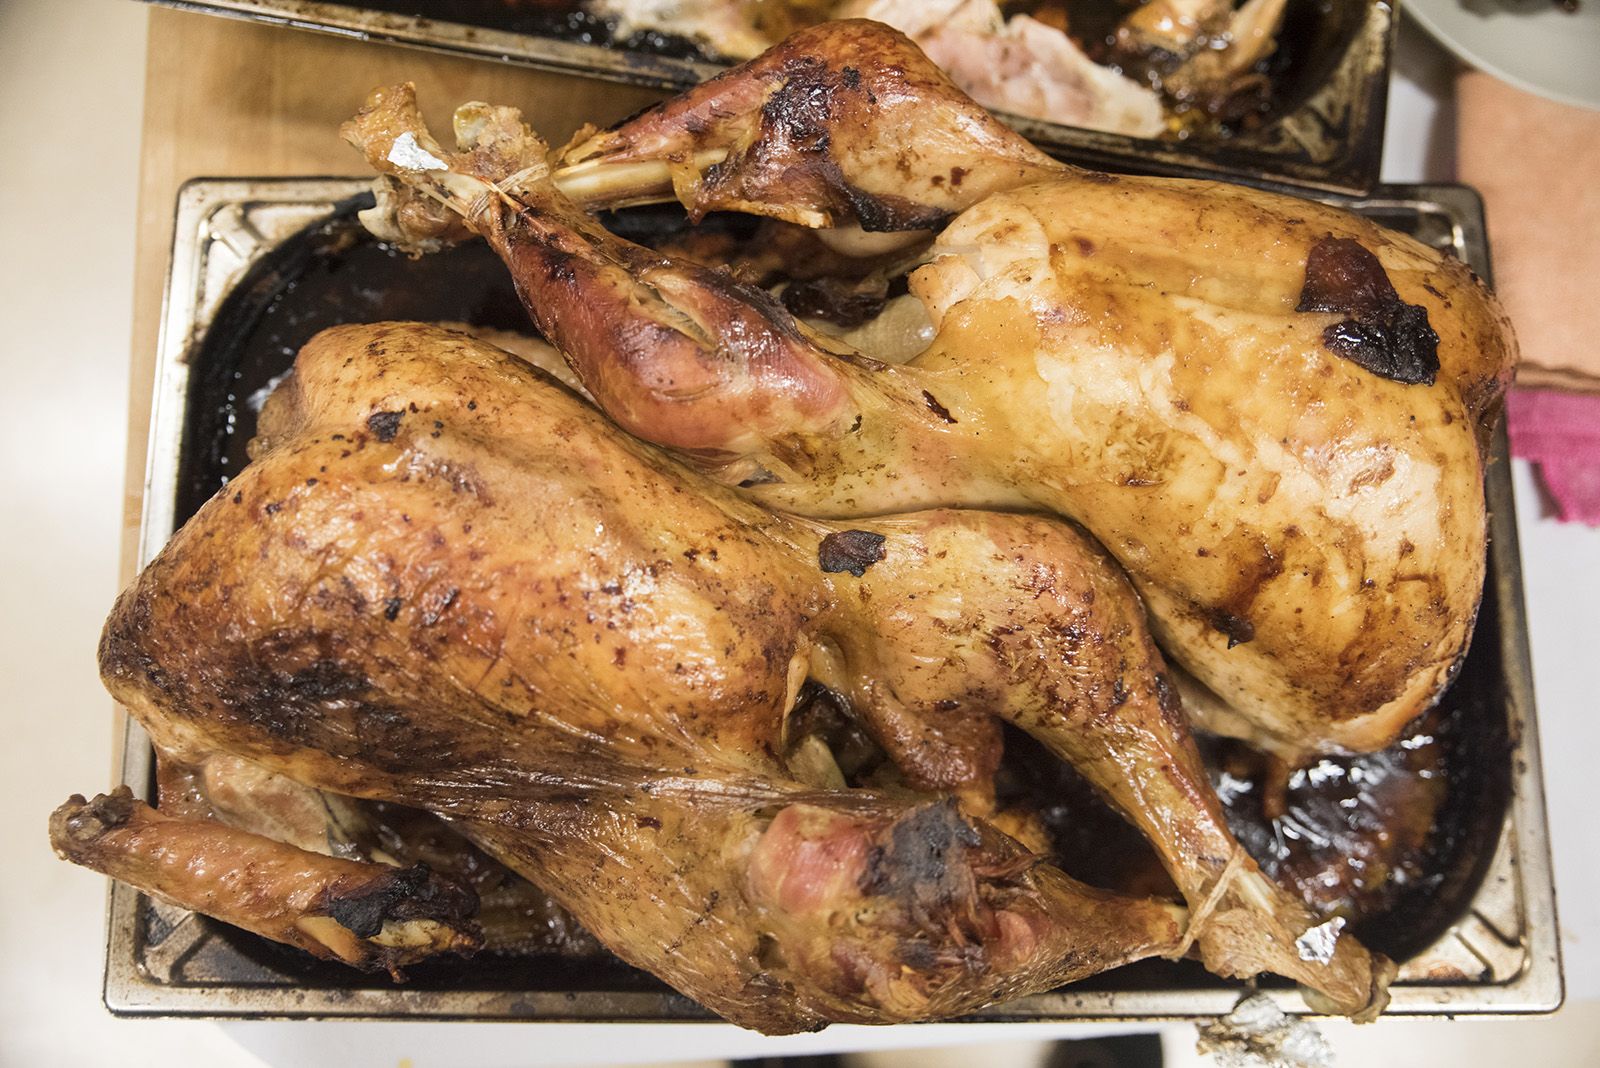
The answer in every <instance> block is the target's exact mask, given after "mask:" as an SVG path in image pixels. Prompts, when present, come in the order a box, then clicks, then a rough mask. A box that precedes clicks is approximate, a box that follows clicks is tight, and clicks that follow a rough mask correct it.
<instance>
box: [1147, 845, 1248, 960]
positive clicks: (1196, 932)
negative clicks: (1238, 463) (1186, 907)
mask: <svg viewBox="0 0 1600 1068" xmlns="http://www.w3.org/2000/svg"><path fill="white" fill-rule="evenodd" d="M1248 859H1249V855H1248V854H1246V853H1245V851H1244V847H1243V846H1240V845H1235V846H1234V847H1233V852H1232V853H1230V854H1228V863H1227V864H1225V865H1223V868H1222V874H1220V875H1218V876H1217V880H1216V882H1214V883H1212V884H1211V890H1210V891H1209V892H1208V893H1207V894H1206V899H1205V900H1204V901H1202V902H1200V905H1199V907H1198V908H1196V909H1194V910H1193V911H1192V912H1190V913H1189V922H1188V923H1187V924H1186V925H1185V926H1184V928H1183V941H1181V942H1179V943H1178V947H1177V948H1176V949H1174V950H1173V951H1172V952H1171V953H1165V954H1163V956H1164V957H1166V959H1168V960H1178V959H1179V958H1181V957H1183V956H1184V955H1185V954H1187V953H1188V952H1189V949H1190V947H1192V946H1193V945H1194V942H1195V939H1197V938H1199V937H1200V932H1201V931H1202V930H1204V928H1205V925H1206V923H1207V921H1209V920H1210V919H1211V914H1212V913H1213V912H1215V911H1216V910H1217V906H1218V905H1220V904H1222V899H1223V897H1225V896H1226V895H1227V893H1228V890H1229V889H1230V888H1232V886H1233V882H1234V880H1235V879H1237V878H1238V877H1239V873H1240V872H1242V871H1243V870H1244V865H1245V862H1246V861H1247V860H1248Z"/></svg>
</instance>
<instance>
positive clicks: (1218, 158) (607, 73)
mask: <svg viewBox="0 0 1600 1068" xmlns="http://www.w3.org/2000/svg"><path fill="white" fill-rule="evenodd" d="M154 2H157V3H162V4H165V5H166V6H169V7H178V8H184V9H187V10H192V11H204V12H209V13H212V14H217V15H227V16H231V17H234V18H243V19H250V20H252V21H257V22H267V23H274V24H278V25H284V26H293V27H297V28H300V29H309V30H316V31H319V32H323V33H331V34H337V35H339V36H344V37H353V38H358V39H362V40H371V41H381V42H385V43H391V44H402V45H412V46H418V47H422V48H428V49H432V50H435V51H440V52H448V53H453V54H456V55H466V56H472V57H475V58H480V59H489V60H495V61H499V62H505V63H519V64H523V65H526V66H532V67H539V68H542V69H545V70H553V71H560V72H563V73H568V74H581V75H586V76H589V77H595V78H606V79H610V80H612V81H621V82H628V83H631V84H634V85H646V86H652V87H656V88H662V89H682V88H685V87H687V86H690V85H694V84H696V83H698V82H701V81H704V80H705V79H706V78H709V77H711V76H712V75H713V74H715V73H717V72H718V71H719V70H721V69H722V68H721V66H720V65H719V64H718V63H716V62H713V61H712V60H711V59H710V58H708V57H707V56H705V55H703V54H702V53H700V52H699V51H698V50H696V49H695V47H694V46H693V45H692V44H691V43H689V42H687V41H684V40H682V39H680V38H670V37H662V36H661V35H659V34H636V35H634V36H632V37H630V38H628V39H626V40H618V39H616V38H615V35H614V34H613V33H612V32H611V30H610V28H609V26H608V25H607V24H606V23H605V22H603V21H601V20H599V19H596V18H594V17H593V16H589V15H585V14H583V13H582V12H581V11H580V10H578V9H579V4H578V3H577V0H547V2H543V3H509V2H507V0H444V2H441V0H372V2H371V3H367V4H342V3H321V2H318V0H154ZM1397 24H1398V19H1397V17H1396V14H1395V9H1394V7H1393V6H1392V5H1391V4H1390V3H1388V2H1386V0H1334V2H1329V0H1289V2H1288V6H1287V8H1286V13H1285V16H1284V25H1283V29H1282V30H1281V31H1280V34H1279V43H1280V47H1279V50H1278V53H1277V54H1276V55H1275V56H1274V57H1272V59H1271V60H1269V63H1268V66H1269V68H1270V69H1269V78H1270V81H1271V84H1272V94H1273V102H1272V104H1271V107H1270V109H1269V111H1268V112H1267V113H1266V114H1265V115H1264V116H1263V117H1262V121H1261V122H1260V123H1259V124H1258V125H1255V126H1253V127H1251V128H1249V129H1247V130H1243V131H1242V132H1239V133H1236V134H1233V135H1231V136H1222V135H1220V134H1214V133H1196V134H1195V135H1194V136H1191V137H1189V138H1188V139H1186V140H1178V139H1145V138H1137V137H1128V136H1125V135H1123V134H1114V133H1106V132H1103V131H1100V130H1088V129H1083V128H1080V127H1074V126H1064V125H1061V124H1059V123H1053V122H1043V121H1039V120H1037V119H1023V118H1016V117H1011V118H1006V117H1005V116H1002V118H1006V121H1007V122H1009V123H1010V124H1011V125H1012V126H1015V127H1016V128H1017V129H1018V130H1020V131H1021V132H1022V133H1023V134H1024V135H1026V136H1027V137H1028V139H1029V140H1031V141H1033V142H1034V143H1035V144H1037V145H1038V146H1039V147H1041V148H1043V149H1045V150H1046V151H1049V152H1051V153H1053V154H1056V155H1060V156H1063V157H1068V156H1070V157H1071V159H1072V161H1073V162H1075V163H1080V164H1083V165H1086V166H1096V165H1099V166H1104V167H1106V168H1108V169H1113V170H1139V171H1144V172H1149V173H1154V174H1176V175H1190V176H1201V177H1205V176H1212V175H1219V176H1228V177H1233V178H1237V179H1245V180H1249V181H1252V182H1257V183H1270V184H1287V185H1295V186H1303V187H1307V188H1312V189H1320V190H1326V191H1330V192H1338V193H1365V192H1367V191H1369V190H1370V189H1371V188H1372V187H1373V186H1374V185H1375V184H1376V183H1377V180H1378V167H1379V164H1380V162H1381V157H1382V153H1383V126H1384V105H1385V102H1386V101H1387V99H1388V85H1389V61H1390V56H1391V53H1392V51H1393V46H1394V35H1395V31H1396V27H1397ZM508 103H514V101H508Z"/></svg>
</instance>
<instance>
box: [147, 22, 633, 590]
mask: <svg viewBox="0 0 1600 1068" xmlns="http://www.w3.org/2000/svg"><path fill="white" fill-rule="evenodd" d="M147 49H148V64H147V67H146V74H145V104H144V131H143V136H144V142H143V152H142V159H141V173H140V178H139V218H138V235H137V246H136V248H137V251H136V257H135V277H134V312H133V357H132V372H131V374H132V378H131V400H130V410H129V419H128V439H129V440H128V468H127V482H126V486H127V494H126V499H125V505H124V514H123V522H124V528H123V539H122V545H123V556H122V577H123V581H124V582H126V581H128V580H130V579H131V578H132V576H133V573H134V565H135V554H136V551H137V544H138V526H139V512H140V508H141V506H142V503H143V502H142V487H143V483H144V467H145V442H146V438H147V437H148V435H149V428H150V395H151V385H152V382H153V377H154V374H155V355H156V337H157V333H158V330H159V327H160V321H161V298H162V290H163V288H164V287H165V284H166V272H167V259H168V256H169V254H170V251H171V245H172V226H173V209H174V206H175V204H176V202H177V196H178V189H179V187H180V186H182V185H183V183H184V182H186V181H188V180H189V179H190V178H199V177H276V176H284V175H302V174H303V175H356V176H365V175H367V174H369V173H370V172H368V171H367V169H366V167H365V165H364V164H363V163H362V161H361V159H360V157H359V156H357V155H356V152H355V150H354V149H352V148H350V147H349V146H348V145H346V144H345V143H344V142H343V141H341V140H339V133H338V131H339V124H340V123H341V122H343V121H344V120H345V119H347V118H349V117H350V116H351V115H352V114H353V113H354V112H355V110H356V109H357V108H358V107H360V106H361V102H362V100H363V99H364V98H365V97H366V95H367V92H368V90H370V89H372V88H373V87H374V86H379V85H387V84H390V83H393V82H402V81H409V82H415V83H416V85H417V91H418V94H419V96H420V98H421V101H422V104H423V108H424V110H425V111H426V112H427V116H428V119H429V121H430V123H432V124H433V125H434V128H435V129H445V130H448V129H449V118H450V113H451V111H452V110H453V109H454V108H455V106H456V105H457V104H460V103H462V102H464V101H468V100H488V101H492V102H494V103H504V104H512V105H515V106H517V107H520V108H521V109H522V112H523V114H524V116H526V117H527V119H528V121H529V123H530V124H531V125H532V126H533V127H534V129H536V130H538V131H539V132H540V133H541V134H543V135H544V136H545V137H547V138H550V139H552V140H554V141H556V142H558V143H559V142H560V141H562V140H565V139H566V138H567V137H568V136H570V135H571V133H572V132H573V131H574V130H576V129H577V128H578V127H579V126H581V125H583V124H584V123H585V122H594V123H598V124H601V125H604V124H608V123H611V122H614V121H616V120H617V119H620V118H623V117H624V116H626V115H629V114H631V113H633V112H634V111H637V110H638V109H639V108H641V107H644V106H645V105H646V104H649V103H651V102H653V101H655V100H658V99H660V97H661V95H662V94H661V93H660V92H659V91H657V90H651V89H638V88H633V87H629V86H620V85H614V84H610V83H607V82H600V81H594V80H591V79H587V78H575V77H571V76H568V75H561V74H547V73H544V72H542V71H535V70H528V69H526V68H521V67H512V66H508V65H505V64H497V63H486V62H482V61H477V60H469V59H462V58H459V57H455V56H444V55H439V54H436V53H432V52H426V51H422V50H419V49H410V48H400V47H396V46H392V45H379V44H371V43H368V42H364V41H352V40H348V39H344V38H338V37H330V36H325V35H321V34H314V33H310V32H307V31H303V30H293V29H288V28H284V27H278V26H265V25H258V24H254V23H247V22H242V21H237V20H233V19H225V18H218V17H215V16H211V15H199V14H193V13H188V12H181V11H173V10H169V9H165V8H153V9H152V10H151V11H150V37H149V41H148V44H147Z"/></svg>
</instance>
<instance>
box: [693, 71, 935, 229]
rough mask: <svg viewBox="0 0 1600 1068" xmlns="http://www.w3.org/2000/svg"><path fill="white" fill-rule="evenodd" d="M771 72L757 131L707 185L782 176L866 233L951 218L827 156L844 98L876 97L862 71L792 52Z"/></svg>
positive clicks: (708, 173) (714, 170) (916, 226)
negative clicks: (862, 178)
mask: <svg viewBox="0 0 1600 1068" xmlns="http://www.w3.org/2000/svg"><path fill="white" fill-rule="evenodd" d="M772 77H773V80H775V81H777V82H778V83H779V84H778V87H777V88H776V89H775V90H774V91H773V92H772V95H771V96H769V97H768V98H767V100H766V102H765V103H764V104H763V105H762V107H761V123H762V127H763V132H762V136H761V137H758V138H756V139H755V141H754V142H753V143H752V145H751V149H750V153H749V154H748V155H747V156H746V157H745V158H741V159H739V160H737V161H736V160H734V159H731V158H730V159H729V160H726V161H724V162H723V163H720V164H716V165H713V166H712V167H711V168H709V169H708V170H707V171H706V175H705V181H706V183H707V184H708V186H718V185H721V184H736V183H742V182H743V181H745V180H746V179H745V178H743V177H741V176H743V175H752V176H768V177H770V176H774V175H777V174H782V175H783V176H784V180H785V182H789V183H792V182H795V181H801V182H803V183H805V184H812V185H814V186H815V188H817V189H818V190H819V191H822V192H825V193H826V194H827V195H826V196H825V197H824V198H823V200H824V202H825V203H827V205H828V207H829V210H830V211H831V212H832V213H833V214H834V215H835V216H836V218H835V222H836V223H845V222H851V221H854V222H856V223H857V224H859V225H860V226H861V228H862V229H863V230H866V231H868V232H890V231H903V230H926V229H936V228H939V227H942V226H943V225H944V224H945V223H947V222H949V221H950V219H951V218H952V216H953V213H952V212H950V211H947V210H945V209H943V208H935V207H930V206H928V205H925V204H918V203H916V202H915V201H913V200H911V199H909V198H906V197H899V196H893V195H889V194H877V193H869V192H867V191H866V190H864V189H861V188H859V187H857V186H855V185H854V184H852V183H851V182H850V181H849V180H847V179H846V178H845V176H844V172H843V171H842V170H841V169H840V167H839V164H838V163H837V162H836V161H835V160H834V159H832V158H831V156H830V155H829V149H830V147H831V145H830V134H829V129H830V127H831V126H832V125H833V123H834V121H835V120H836V119H837V118H839V117H840V115H842V114H845V113H846V109H847V108H848V104H847V98H848V97H850V96H859V97H862V98H864V100H865V102H866V103H867V104H871V103H872V102H873V93H872V89H871V88H870V87H869V86H867V85H866V84H865V83H864V81H863V79H862V77H861V72H860V70H858V69H857V68H854V67H848V66H847V67H843V68H834V67H831V66H829V65H828V63H827V62H825V61H824V60H822V59H819V58H817V57H815V56H808V55H793V56H789V57H786V59H785V60H784V62H783V64H782V65H781V66H780V67H779V68H778V69H777V70H776V71H774V72H773V74H772ZM769 156H770V157H771V158H768V157H769ZM796 157H798V159H796ZM797 164H798V165H797ZM757 180H758V181H759V179H757Z"/></svg>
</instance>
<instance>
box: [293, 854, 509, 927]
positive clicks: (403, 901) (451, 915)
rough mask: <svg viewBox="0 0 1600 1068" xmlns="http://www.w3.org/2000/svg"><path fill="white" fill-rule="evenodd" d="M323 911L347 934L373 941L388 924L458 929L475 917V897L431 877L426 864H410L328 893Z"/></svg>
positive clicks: (461, 887)
mask: <svg viewBox="0 0 1600 1068" xmlns="http://www.w3.org/2000/svg"><path fill="white" fill-rule="evenodd" d="M323 908H324V910H325V911H326V912H327V914H328V915H329V916H330V917H332V918H333V919H334V920H335V921H336V922H337V923H338V924H339V925H340V926H341V927H344V928H345V929H346V930H348V931H350V933H351V934H354V935H355V936H356V937H358V938H373V937H375V936H376V935H378V934H379V933H381V932H382V931H383V925H384V924H385V923H386V922H389V921H394V922H404V921H406V920H438V921H441V922H444V923H449V924H451V925H453V926H459V925H461V924H462V923H463V922H464V921H466V920H468V919H471V918H472V917H473V916H474V915H476V914H477V911H478V895H477V894H475V893H474V892H473V891H472V889H471V888H470V887H467V886H464V885H462V884H460V883H457V882H455V881H453V880H447V879H443V878H440V877H438V876H435V875H433V874H432V873H431V872H430V871H429V870H428V866H427V865H426V864H414V865H412V866H411V867H409V868H400V869H397V870H395V871H393V872H385V873H383V874H382V875H381V876H379V877H378V878H377V879H374V880H372V881H371V882H370V883H367V884H366V885H364V886H361V887H357V888H354V889H351V890H349V891H345V890H344V889H343V888H336V889H333V890H330V891H329V894H328V898H327V900H326V901H325V902H324V904H323Z"/></svg>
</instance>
